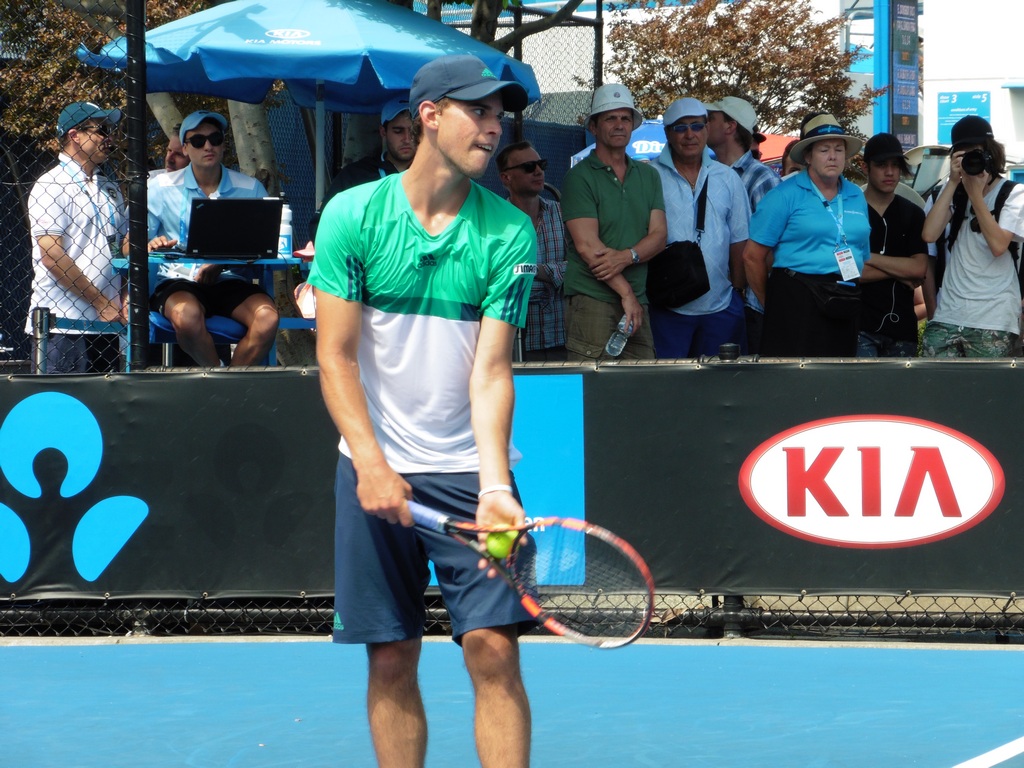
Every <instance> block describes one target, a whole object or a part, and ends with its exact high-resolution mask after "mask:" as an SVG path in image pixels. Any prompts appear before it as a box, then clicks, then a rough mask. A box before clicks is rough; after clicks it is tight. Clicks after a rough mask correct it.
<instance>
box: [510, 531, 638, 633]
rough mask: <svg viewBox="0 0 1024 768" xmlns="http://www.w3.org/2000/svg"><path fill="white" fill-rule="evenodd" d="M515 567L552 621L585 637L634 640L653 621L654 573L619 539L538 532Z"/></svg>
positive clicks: (519, 554)
mask: <svg viewBox="0 0 1024 768" xmlns="http://www.w3.org/2000/svg"><path fill="white" fill-rule="evenodd" d="M510 567H511V571H512V578H513V579H514V580H515V581H516V582H517V583H518V584H519V585H520V587H521V588H523V589H525V591H527V592H528V593H529V594H530V595H531V597H533V599H534V600H535V601H536V602H537V604H538V605H539V606H540V608H541V610H542V611H543V613H544V614H545V617H546V618H550V619H554V620H555V621H556V622H558V623H559V624H560V625H562V626H563V627H564V628H566V629H567V630H569V631H570V632H573V633H576V634H578V635H580V636H581V637H587V638H609V639H611V640H615V639H618V640H623V641H628V640H630V639H633V638H634V637H636V636H637V635H639V634H640V633H641V632H643V630H644V629H645V628H646V626H647V623H648V621H649V619H650V612H651V601H652V595H651V592H652V585H651V583H650V574H649V573H648V572H647V569H646V566H644V565H643V564H642V561H641V562H639V563H638V562H637V559H635V557H634V554H633V553H631V552H630V551H627V550H626V549H625V548H623V547H622V546H620V545H619V544H618V542H617V541H616V537H614V536H613V535H610V534H609V536H608V539H605V538H602V537H600V536H597V535H589V534H588V533H587V532H586V531H584V530H579V529H576V528H566V527H562V526H546V527H544V528H542V529H536V530H533V531H531V532H530V534H529V540H528V541H527V542H525V543H524V545H523V546H521V547H520V548H519V549H518V550H517V551H516V554H515V556H514V557H513V558H512V560H511V562H510Z"/></svg>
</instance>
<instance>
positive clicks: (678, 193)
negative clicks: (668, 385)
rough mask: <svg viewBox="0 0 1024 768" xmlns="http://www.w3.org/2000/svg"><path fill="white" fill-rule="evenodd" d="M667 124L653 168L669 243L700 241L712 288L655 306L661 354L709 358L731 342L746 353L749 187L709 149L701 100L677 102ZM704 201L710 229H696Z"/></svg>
mask: <svg viewBox="0 0 1024 768" xmlns="http://www.w3.org/2000/svg"><path fill="white" fill-rule="evenodd" d="M664 125H665V137H666V139H667V142H666V144H665V147H664V149H662V151H661V155H660V156H659V157H658V158H657V159H656V160H655V161H654V162H653V163H652V165H653V166H654V168H655V170H656V171H657V172H658V175H659V176H660V177H661V187H662V190H663V191H664V194H665V215H666V218H667V219H668V241H669V242H670V243H673V242H684V241H687V240H689V241H691V242H696V243H698V244H699V245H700V249H701V252H702V254H703V256H704V266H705V267H706V269H707V273H708V283H709V285H710V288H709V289H708V291H707V293H705V294H704V295H703V296H698V297H697V298H696V299H694V300H693V301H690V302H689V303H687V304H684V305H682V306H681V307H657V306H653V305H652V306H651V330H652V331H653V332H654V349H655V352H656V353H657V355H658V357H659V358H670V359H672V358H690V357H697V356H699V355H707V356H711V355H717V354H718V349H719V347H720V346H721V345H722V344H727V343H729V344H739V345H740V350H741V352H746V327H745V321H744V315H743V296H742V293H741V292H742V291H743V288H744V287H745V286H746V278H745V276H744V271H743V246H744V245H746V242H747V225H748V223H749V220H750V206H749V204H748V202H747V193H746V190H745V189H744V188H743V182H741V181H740V177H739V176H737V175H736V174H735V173H734V172H733V171H731V170H730V169H729V168H728V167H727V166H725V165H723V164H722V163H719V162H716V161H714V160H712V159H711V157H710V155H709V154H707V152H706V151H705V150H706V147H707V136H708V131H707V128H708V125H709V123H708V111H707V109H706V108H705V107H704V105H703V104H701V103H700V102H699V101H697V99H691V98H684V99H678V100H677V101H674V102H672V104H671V105H669V108H668V109H667V110H666V111H665V116H664ZM702 198H703V199H704V206H703V207H704V228H703V231H702V232H700V233H698V232H697V222H698V218H699V217H698V210H699V207H700V202H701V199H702ZM664 258H667V256H666V257H664Z"/></svg>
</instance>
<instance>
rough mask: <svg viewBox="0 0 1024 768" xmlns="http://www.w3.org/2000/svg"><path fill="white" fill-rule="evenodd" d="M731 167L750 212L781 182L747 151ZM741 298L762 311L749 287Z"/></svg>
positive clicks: (775, 174) (762, 308)
mask: <svg viewBox="0 0 1024 768" xmlns="http://www.w3.org/2000/svg"><path fill="white" fill-rule="evenodd" d="M732 168H733V170H734V171H736V173H738V174H739V175H740V178H741V179H742V180H743V186H744V187H745V188H746V190H747V197H748V198H749V199H750V213H751V214H753V213H754V211H756V210H757V204H758V203H759V202H761V198H763V197H764V196H765V195H767V194H768V193H769V192H771V191H772V190H773V189H775V188H776V187H777V186H779V184H781V183H782V179H781V178H780V177H779V174H777V173H776V172H775V171H773V170H772V169H771V168H769V167H768V166H767V165H765V164H764V163H762V162H761V161H760V160H755V159H754V156H753V155H752V154H750V152H749V151H747V152H746V153H745V154H744V155H743V157H741V158H740V159H739V160H737V161H736V162H735V163H733V164H732ZM743 299H744V301H745V302H746V305H747V306H748V307H750V308H751V309H753V310H755V311H757V312H764V307H762V306H761V302H759V301H758V300H757V296H755V295H754V291H753V290H751V289H750V288H749V287H748V288H747V290H746V291H744V293H743Z"/></svg>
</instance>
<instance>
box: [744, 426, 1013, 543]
mask: <svg viewBox="0 0 1024 768" xmlns="http://www.w3.org/2000/svg"><path fill="white" fill-rule="evenodd" d="M739 481H740V493H742V495H743V500H744V501H745V502H746V503H747V506H748V507H750V509H751V510H752V511H753V512H754V514H756V515H757V516H758V517H760V518H761V519H762V520H764V521H765V522H766V523H768V524H769V525H772V526H774V527H776V528H778V529H779V530H780V531H783V532H785V533H788V534H790V535H791V536H797V537H799V538H802V539H807V540H808V541H814V542H818V543H820V544H829V545H832V546H837V547H860V548H878V549H885V548H894V547H911V546H917V545H919V544H926V543H928V542H931V541H937V540H939V539H944V538H947V537H950V536H955V535H957V534H959V533H962V532H963V531H965V530H967V529H968V528H972V527H973V526H975V525H977V524H978V523H980V522H981V521H982V520H984V519H985V518H986V517H988V515H989V514H991V513H992V511H993V510H994V509H995V508H996V507H997V506H998V504H999V502H1000V500H1001V499H1002V498H1003V490H1004V488H1005V480H1004V477H1003V470H1002V467H1000V466H999V462H998V461H996V458H995V457H994V456H993V455H992V454H991V453H990V452H989V451H988V450H987V449H986V448H985V447H984V446H982V445H980V444H979V443H978V442H976V441H974V440H972V439H971V438H970V437H968V436H967V435H964V434H962V433H960V432H957V431H956V430H953V429H950V428H949V427H945V426H943V425H941V424H935V423H932V422H929V421H922V420H921V419H912V418H907V417H903V416H878V415H869V416H841V417H837V418H832V419H823V420H821V421H812V422H809V423H807V424H801V425H800V426H797V427H793V428H792V429H789V430H787V431H785V432H783V433H781V434H779V435H776V436H775V437H773V438H771V439H769V440H766V441H765V442H764V443H762V444H761V445H759V446H758V447H757V448H756V449H755V450H754V451H753V452H752V453H751V454H750V455H749V456H748V457H747V460H746V461H745V462H743V467H742V468H741V469H740V478H739Z"/></svg>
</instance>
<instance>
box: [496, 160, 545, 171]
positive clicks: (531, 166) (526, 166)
mask: <svg viewBox="0 0 1024 768" xmlns="http://www.w3.org/2000/svg"><path fill="white" fill-rule="evenodd" d="M538 166H539V167H540V169H541V170H542V171H546V170H547V169H548V161H547V160H545V159H543V158H541V159H540V160H527V161H526V162H525V163H519V164H518V165H510V166H509V167H508V168H506V169H505V170H506V171H511V170H512V169H513V168H522V169H523V171H525V172H526V173H533V172H534V171H535V170H537V167H538Z"/></svg>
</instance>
